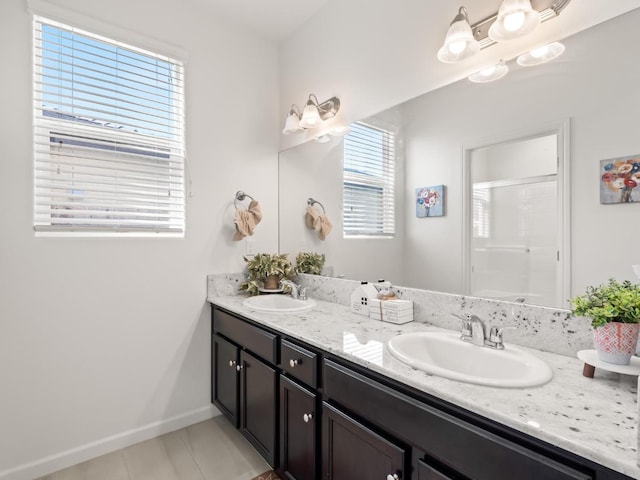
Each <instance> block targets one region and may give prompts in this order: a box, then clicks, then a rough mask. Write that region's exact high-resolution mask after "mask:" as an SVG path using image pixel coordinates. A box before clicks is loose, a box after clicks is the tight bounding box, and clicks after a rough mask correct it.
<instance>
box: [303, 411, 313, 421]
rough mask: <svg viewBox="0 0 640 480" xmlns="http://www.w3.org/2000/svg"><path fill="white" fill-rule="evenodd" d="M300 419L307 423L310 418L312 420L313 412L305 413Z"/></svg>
mask: <svg viewBox="0 0 640 480" xmlns="http://www.w3.org/2000/svg"><path fill="white" fill-rule="evenodd" d="M302 420H304V423H309V422H310V421H311V420H313V413H305V414H304V415H303V416H302Z"/></svg>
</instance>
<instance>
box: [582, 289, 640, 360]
mask: <svg viewBox="0 0 640 480" xmlns="http://www.w3.org/2000/svg"><path fill="white" fill-rule="evenodd" d="M571 303H572V306H573V308H572V312H573V313H574V314H575V315H580V316H584V317H589V318H590V319H591V325H592V326H593V328H594V331H593V344H594V347H595V349H596V350H597V352H598V357H599V358H600V360H602V361H604V362H608V363H615V364H617V365H628V364H629V362H630V360H631V356H632V355H633V354H634V353H635V351H636V345H637V343H638V331H639V330H640V285H635V284H632V283H631V282H630V281H628V280H625V281H623V282H618V281H616V280H614V279H613V278H611V279H609V281H608V282H607V283H604V284H602V285H599V286H597V287H587V290H586V293H585V294H584V295H581V296H578V297H575V298H574V299H573V300H572V301H571Z"/></svg>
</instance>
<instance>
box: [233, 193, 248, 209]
mask: <svg viewBox="0 0 640 480" xmlns="http://www.w3.org/2000/svg"><path fill="white" fill-rule="evenodd" d="M246 198H250V199H251V200H253V197H252V196H251V195H247V194H246V193H244V192H243V191H242V190H238V191H237V192H236V198H234V199H233V206H234V207H236V209H237V208H238V202H242V201H244V200H245V199H246Z"/></svg>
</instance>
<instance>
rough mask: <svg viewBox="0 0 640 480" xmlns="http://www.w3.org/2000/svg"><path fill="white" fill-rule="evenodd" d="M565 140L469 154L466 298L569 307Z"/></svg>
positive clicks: (549, 137)
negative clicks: (561, 170) (562, 147)
mask: <svg viewBox="0 0 640 480" xmlns="http://www.w3.org/2000/svg"><path fill="white" fill-rule="evenodd" d="M559 135H560V134H559V133H553V134H546V135H541V136H537V137H532V138H527V139H523V140H517V141H511V142H505V143H500V144H494V145H491V146H488V147H482V148H476V149H473V150H469V152H468V156H467V159H468V161H467V163H468V164H467V175H468V177H467V180H468V181H467V185H468V187H467V188H468V191H469V194H468V202H469V204H468V206H467V214H466V217H467V225H468V226H467V241H466V245H467V256H466V264H467V266H466V284H467V293H468V294H470V295H472V296H477V297H487V298H493V299H496V300H505V301H511V302H525V303H529V304H534V305H548V306H558V307H560V306H566V305H564V304H563V295H564V284H563V260H564V255H562V258H561V252H562V245H563V239H564V232H565V226H564V225H563V223H564V221H565V220H566V219H565V218H562V212H563V210H562V208H560V206H561V205H562V203H563V198H564V195H563V191H562V188H563V182H562V181H561V180H562V178H561V175H560V174H559V170H558V166H559V160H560V159H559V157H560V156H561V153H560V152H559V148H558V144H559V143H560V142H559V139H560V137H559Z"/></svg>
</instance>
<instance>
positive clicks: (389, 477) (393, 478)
mask: <svg viewBox="0 0 640 480" xmlns="http://www.w3.org/2000/svg"><path fill="white" fill-rule="evenodd" d="M387 480H400V477H398V475H396V474H395V473H394V474H393V475H391V474H389V475H387Z"/></svg>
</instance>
